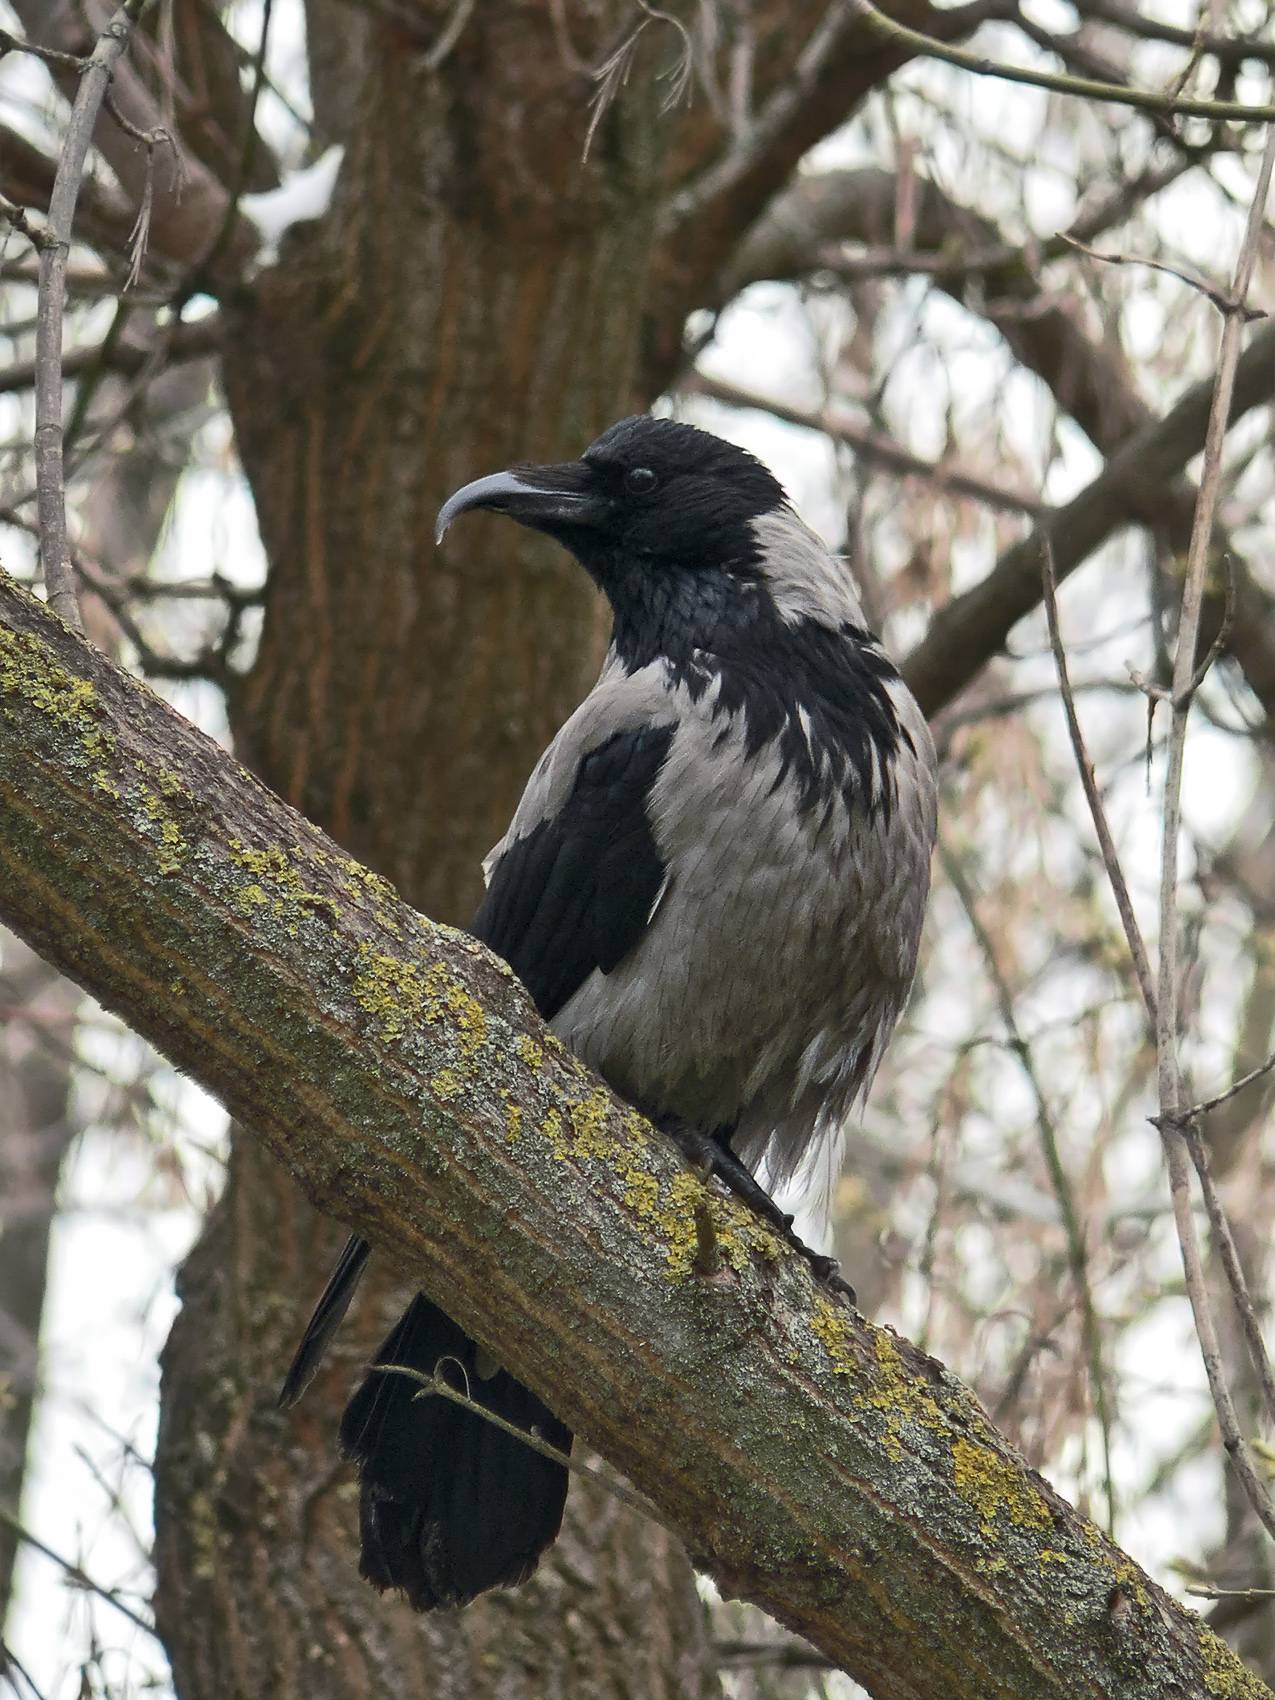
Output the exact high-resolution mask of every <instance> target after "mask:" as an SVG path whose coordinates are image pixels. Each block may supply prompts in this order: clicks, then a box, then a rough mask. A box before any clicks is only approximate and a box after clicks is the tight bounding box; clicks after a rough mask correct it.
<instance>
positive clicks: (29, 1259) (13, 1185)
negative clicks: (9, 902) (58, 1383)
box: [0, 934, 80, 1635]
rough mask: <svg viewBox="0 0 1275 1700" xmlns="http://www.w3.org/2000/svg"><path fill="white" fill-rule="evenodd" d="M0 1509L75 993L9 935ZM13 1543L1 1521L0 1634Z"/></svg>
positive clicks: (19, 1398) (24, 1431)
mask: <svg viewBox="0 0 1275 1700" xmlns="http://www.w3.org/2000/svg"><path fill="white" fill-rule="evenodd" d="M0 957H2V958H3V961H2V964H0V1506H3V1507H4V1508H5V1509H6V1510H9V1511H13V1512H17V1511H18V1510H19V1509H20V1502H21V1498H22V1482H23V1477H24V1475H25V1467H26V1452H27V1440H28V1436H29V1433H30V1429H31V1416H32V1411H33V1408H34V1404H35V1393H36V1386H37V1381H38V1373H39V1340H40V1318H41V1315H42V1313H43V1310H44V1291H45V1279H46V1273H47V1269H48V1250H49V1233H50V1230H51V1228H52V1226H53V1217H54V1214H55V1208H56V1197H55V1195H56V1189H57V1179H58V1172H59V1170H60V1169H61V1166H62V1158H63V1157H64V1156H65V1154H66V1149H67V1146H68V1145H69V1144H70V1141H71V1138H72V1134H73V1132H74V1129H73V1126H72V1123H71V1119H70V1116H69V1114H68V1099H69V1096H70V1089H71V1040H72V1035H73V1033H74V1030H75V1011H76V1008H77V1007H78V1005H79V1002H80V996H79V993H78V992H77V991H76V989H75V988H74V987H73V986H72V985H70V984H69V983H68V982H67V981H66V980H64V979H63V978H62V977H61V975H60V974H58V973H57V972H56V970H54V969H52V968H50V967H49V966H48V965H47V964H46V963H44V962H41V961H40V959H39V957H37V956H33V955H32V953H31V952H30V951H29V950H28V949H27V948H26V946H25V945H23V944H21V943H19V942H18V940H16V939H14V938H11V937H9V936H8V935H7V934H6V935H5V936H4V937H3V938H2V939H0ZM17 1546H18V1542H17V1536H16V1533H15V1531H14V1530H13V1528H12V1526H11V1525H10V1524H8V1523H0V1635H2V1634H3V1631H4V1622H5V1615H6V1613H7V1611H8V1607H9V1598H10V1593H11V1589H12V1584H13V1566H14V1560H15V1558H16V1557H17Z"/></svg>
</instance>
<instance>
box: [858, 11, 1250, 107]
mask: <svg viewBox="0 0 1275 1700" xmlns="http://www.w3.org/2000/svg"><path fill="white" fill-rule="evenodd" d="M848 3H850V4H852V5H853V8H854V11H855V14H856V16H857V17H858V18H859V19H860V20H861V21H864V22H866V23H868V24H869V26H870V27H871V29H872V32H873V34H874V35H876V36H877V37H878V39H879V40H881V41H888V42H890V43H891V44H892V45H895V46H898V47H904V48H907V49H908V50H909V52H911V53H913V54H917V55H924V56H925V57H927V58H931V59H941V60H943V61H944V63H946V64H948V65H956V66H959V67H960V69H961V70H963V71H972V72H973V73H974V75H975V76H979V77H997V78H999V79H1000V80H1001V81H1003V82H1009V83H1026V84H1027V85H1028V86H1029V87H1031V88H1038V89H1052V90H1053V91H1054V92H1055V93H1056V94H1069V95H1073V96H1075V98H1076V99H1078V100H1099V101H1110V102H1111V103H1112V104H1114V105H1116V106H1132V107H1133V108H1134V109H1135V110H1136V111H1138V112H1146V113H1149V114H1151V115H1152V116H1156V117H1162V118H1169V117H1179V118H1214V119H1219V120H1221V119H1229V120H1231V121H1232V122H1234V123H1238V124H1269V123H1270V122H1271V121H1272V120H1275V107H1271V106H1246V105H1244V104H1243V103H1242V102H1240V101H1234V100H1186V99H1182V98H1181V97H1179V96H1175V95H1171V94H1159V93H1157V92H1156V91H1155V90H1154V89H1139V88H1132V87H1128V86H1126V85H1124V84H1122V83H1111V82H1102V81H1099V80H1098V79H1096V78H1093V77H1072V76H1064V75H1061V74H1059V73H1057V72H1054V71H1035V70H1030V69H1028V68H1027V67H1026V66H1023V65H1006V64H1004V63H1003V62H1001V61H999V60H996V59H988V58H985V57H984V56H983V55H981V54H978V53H970V52H968V51H967V50H966V49H965V48H962V47H952V46H950V45H949V44H948V43H947V42H944V41H936V40H935V39H934V38H933V37H932V36H927V35H923V34H922V33H921V32H920V30H914V29H909V28H908V27H907V25H906V24H900V23H897V22H896V21H895V20H894V19H893V18H889V17H887V16H886V15H885V13H884V12H881V11H878V9H877V8H876V7H875V6H874V5H873V4H872V0H848ZM1015 21H1017V18H1015Z"/></svg>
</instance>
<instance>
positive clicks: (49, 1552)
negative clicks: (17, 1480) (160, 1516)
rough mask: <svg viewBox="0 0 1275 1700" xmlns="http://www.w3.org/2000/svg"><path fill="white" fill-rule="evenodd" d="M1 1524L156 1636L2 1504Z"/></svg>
mask: <svg viewBox="0 0 1275 1700" xmlns="http://www.w3.org/2000/svg"><path fill="white" fill-rule="evenodd" d="M0 1523H3V1524H4V1525H5V1527H6V1528H9V1529H11V1530H12V1531H13V1533H14V1534H15V1535H16V1536H17V1538H18V1539H19V1540H20V1541H21V1542H22V1543H23V1544H24V1545H25V1546H29V1547H31V1548H32V1549H33V1550H34V1551H36V1552H38V1553H43V1555H44V1557H45V1558H47V1559H48V1560H49V1562H50V1563H52V1564H56V1565H57V1567H58V1569H59V1570H60V1571H61V1572H62V1574H63V1575H64V1576H65V1577H66V1578H67V1580H68V1581H69V1582H71V1583H73V1584H74V1586H75V1587H77V1588H82V1589H83V1590H84V1591H85V1593H88V1594H95V1595H96V1596H97V1598H98V1599H99V1600H105V1601H106V1603H107V1605H109V1606H114V1608H115V1610H116V1611H117V1612H120V1613H121V1614H122V1615H123V1616H124V1617H126V1618H128V1620H129V1621H130V1623H134V1624H136V1626H137V1627H138V1629H143V1630H145V1632H146V1633H147V1635H151V1636H154V1634H155V1625H154V1624H153V1623H147V1621H146V1619H145V1618H144V1617H142V1616H140V1615H139V1613H137V1612H135V1611H134V1610H133V1608H132V1606H130V1605H129V1604H128V1603H127V1601H125V1600H122V1599H121V1598H120V1597H119V1595H118V1594H117V1593H116V1592H115V1591H114V1589H112V1588H104V1587H103V1586H102V1585H101V1583H100V1582H95V1581H94V1580H93V1578H92V1577H91V1576H90V1575H89V1574H88V1572H87V1571H85V1570H84V1569H82V1568H81V1566H80V1565H78V1564H72V1563H71V1561H70V1559H67V1558H63V1557H62V1556H61V1555H60V1554H59V1553H56V1552H54V1550H53V1548H52V1547H49V1546H46V1545H45V1544H44V1542H43V1541H41V1540H38V1539H37V1538H36V1536H35V1535H33V1534H32V1533H31V1531H30V1530H29V1529H27V1528H26V1527H24V1525H23V1524H22V1523H20V1522H19V1521H18V1519H17V1518H16V1517H15V1516H14V1514H13V1512H12V1511H9V1510H7V1509H6V1507H4V1506H3V1505H0ZM0 1674H3V1673H0Z"/></svg>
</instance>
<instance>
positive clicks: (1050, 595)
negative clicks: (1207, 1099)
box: [1040, 536, 1155, 1027]
mask: <svg viewBox="0 0 1275 1700" xmlns="http://www.w3.org/2000/svg"><path fill="white" fill-rule="evenodd" d="M1040 576H1041V581H1042V583H1043V585H1044V590H1045V613H1046V616H1047V617H1048V620H1049V642H1050V645H1051V647H1052V649H1053V652H1054V665H1055V667H1056V668H1057V669H1058V688H1059V690H1060V691H1061V692H1062V700H1063V709H1064V711H1065V713H1066V715H1067V731H1068V733H1069V734H1070V736H1071V747H1072V751H1073V753H1074V755H1075V758H1076V766H1077V768H1078V769H1079V771H1080V783H1081V785H1082V786H1083V788H1084V793H1085V801H1086V802H1087V803H1088V804H1089V814H1090V817H1091V818H1092V820H1093V825H1094V831H1095V833H1096V834H1097V836H1098V847H1099V849H1100V850H1101V851H1102V860H1103V865H1104V867H1105V868H1106V870H1107V878H1108V879H1109V880H1110V882H1111V891H1112V895H1113V896H1114V897H1115V900H1116V908H1117V909H1118V910H1119V911H1120V924H1121V926H1123V928H1124V936H1125V938H1126V939H1127V940H1128V942H1129V954H1130V956H1131V957H1132V958H1133V971H1134V973H1135V974H1136V975H1137V977H1138V989H1139V991H1140V992H1141V993H1142V1002H1143V1005H1144V1006H1145V1008H1146V1012H1147V1019H1148V1021H1150V1023H1151V1025H1152V1027H1154V1026H1155V981H1154V979H1153V977H1152V974H1151V959H1150V957H1149V956H1148V955H1147V947H1146V944H1145V943H1144V941H1143V937H1142V929H1141V927H1139V925H1138V917H1137V916H1136V915H1135V914H1134V912H1133V901H1132V899H1131V898H1130V896H1129V887H1128V885H1127V883H1126V881H1125V877H1124V870H1123V869H1122V868H1121V866H1120V856H1119V854H1118V852H1117V850H1116V841H1115V839H1114V838H1113V837H1112V836H1111V828H1110V826H1108V824H1107V811H1106V810H1105V809H1104V808H1103V806H1102V798H1101V797H1100V796H1099V794H1098V784H1097V781H1096V780H1095V778H1094V771H1093V763H1092V762H1091V761H1090V760H1089V753H1088V751H1087V750H1086V749H1085V740H1084V735H1083V734H1082V732H1081V730H1080V720H1079V717H1078V716H1077V714H1076V698H1075V695H1074V694H1073V692H1072V688H1071V679H1070V676H1069V675H1068V672H1067V652H1066V650H1065V649H1064V648H1063V641H1062V634H1061V632H1060V631H1059V627H1058V594H1057V586H1056V585H1055V583H1054V551H1053V547H1052V545H1051V543H1050V540H1049V538H1048V536H1045V537H1043V538H1042V540H1041V551H1040Z"/></svg>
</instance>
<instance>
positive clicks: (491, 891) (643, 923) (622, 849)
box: [470, 725, 674, 1021]
mask: <svg viewBox="0 0 1275 1700" xmlns="http://www.w3.org/2000/svg"><path fill="white" fill-rule="evenodd" d="M673 732H674V727H673V726H671V725H664V726H637V727H634V728H633V729H632V730H630V731H627V732H616V733H615V734H614V735H613V736H612V737H610V738H608V739H607V741H606V742H605V743H604V744H599V746H598V747H597V749H595V750H591V751H590V752H589V754H588V755H587V756H585V758H584V760H583V761H582V762H581V763H580V768H579V771H578V772H577V774H576V780H575V785H574V786H573V787H572V790H571V795H570V796H569V797H568V798H567V800H566V802H565V803H564V804H563V806H562V808H561V809H560V810H559V811H558V813H557V814H555V815H552V816H551V817H550V818H549V819H547V820H543V821H541V822H540V824H539V825H538V826H536V827H534V828H533V829H532V831H531V832H529V833H528V834H527V835H526V837H524V838H518V839H515V840H514V842H513V843H512V844H511V845H510V846H509V848H508V849H507V850H506V851H505V853H504V855H503V856H502V857H501V858H500V861H499V862H498V863H497V864H496V866H495V868H494V869H493V871H492V876H491V884H490V885H489V886H488V888H487V895H486V896H485V897H484V898H483V901H482V902H481V904H480V905H479V907H478V913H477V914H476V915H475V916H474V919H473V923H472V925H471V927H470V931H471V932H472V933H473V934H474V936H475V937H476V938H480V939H482V941H483V943H484V944H488V945H490V946H491V948H492V949H493V950H494V951H495V952H496V954H497V955H498V956H503V957H504V959H505V961H506V962H507V963H508V964H509V966H510V967H511V968H512V969H513V971H514V973H515V974H517V976H518V978H519V979H520V980H521V981H522V982H523V983H524V985H525V986H526V987H527V989H528V991H530V993H531V995H532V997H533V998H534V999H535V1000H536V1008H537V1009H538V1010H539V1011H540V1014H541V1016H542V1017H543V1018H544V1020H546V1021H552V1019H553V1017H554V1016H555V1015H556V1014H557V1013H558V1011H559V1010H560V1009H561V1008H562V1006H563V1004H565V1003H566V1002H567V1000H568V999H569V998H570V997H571V996H572V995H573V994H574V993H575V992H577V991H578V990H579V988H580V987H581V986H582V985H583V984H584V982H585V981H586V980H587V979H588V977H589V975H590V974H591V973H592V972H593V970H594V969H595V968H600V969H601V970H602V972H603V973H604V974H609V973H610V972H611V970H612V969H613V968H616V967H618V966H619V964H620V963H621V962H622V961H623V960H624V958H625V957H626V956H627V955H628V953H629V952H630V951H631V950H632V949H633V947H634V945H635V944H637V942H638V940H639V939H640V938H641V937H642V934H643V933H644V932H645V931H646V927H647V923H648V922H649V920H650V918H651V910H652V907H653V906H654V903H655V900H656V898H657V897H658V896H659V893H660V887H661V885H662V884H663V882H664V874H665V868H664V864H663V862H662V861H661V859H660V854H659V851H658V849H657V848H656V844H655V839H654V836H653V835H652V832H651V823H650V820H649V819H648V818H647V813H646V799H647V795H648V793H649V792H650V789H651V786H652V785H653V784H654V783H655V777H656V775H657V774H658V773H659V771H660V768H661V767H662V766H663V765H664V761H665V758H666V757H667V755H668V752H669V746H670V745H671V744H672V742H673Z"/></svg>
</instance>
